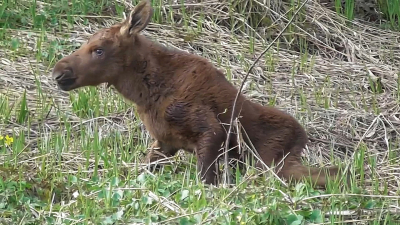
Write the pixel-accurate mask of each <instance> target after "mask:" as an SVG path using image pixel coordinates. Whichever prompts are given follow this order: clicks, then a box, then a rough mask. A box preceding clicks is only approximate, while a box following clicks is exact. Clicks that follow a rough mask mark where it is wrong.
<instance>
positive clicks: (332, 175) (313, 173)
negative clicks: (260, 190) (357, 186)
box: [280, 162, 348, 187]
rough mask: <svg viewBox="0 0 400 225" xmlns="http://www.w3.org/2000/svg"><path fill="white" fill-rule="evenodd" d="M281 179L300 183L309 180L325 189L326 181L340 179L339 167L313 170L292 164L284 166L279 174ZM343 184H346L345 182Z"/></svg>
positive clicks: (299, 164) (312, 168)
mask: <svg viewBox="0 0 400 225" xmlns="http://www.w3.org/2000/svg"><path fill="white" fill-rule="evenodd" d="M280 173H281V174H282V176H283V177H285V178H286V179H288V180H295V181H301V180H302V179H303V178H305V179H310V178H311V181H312V184H313V185H317V186H322V187H326V185H327V184H328V180H331V181H332V182H334V181H336V180H338V179H340V178H339V177H338V176H340V173H339V167H337V166H332V167H322V168H315V167H308V166H305V165H303V164H301V163H300V162H298V163H297V162H292V163H290V164H286V165H285V166H284V167H283V168H282V170H281V172H280ZM345 182H348V180H346V181H345Z"/></svg>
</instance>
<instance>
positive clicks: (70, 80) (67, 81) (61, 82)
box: [57, 78, 76, 86]
mask: <svg viewBox="0 0 400 225" xmlns="http://www.w3.org/2000/svg"><path fill="white" fill-rule="evenodd" d="M75 81H76V78H64V79H62V80H59V81H57V82H58V84H59V85H62V86H71V85H73V84H74V83H75Z"/></svg>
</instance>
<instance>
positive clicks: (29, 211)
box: [0, 0, 400, 225]
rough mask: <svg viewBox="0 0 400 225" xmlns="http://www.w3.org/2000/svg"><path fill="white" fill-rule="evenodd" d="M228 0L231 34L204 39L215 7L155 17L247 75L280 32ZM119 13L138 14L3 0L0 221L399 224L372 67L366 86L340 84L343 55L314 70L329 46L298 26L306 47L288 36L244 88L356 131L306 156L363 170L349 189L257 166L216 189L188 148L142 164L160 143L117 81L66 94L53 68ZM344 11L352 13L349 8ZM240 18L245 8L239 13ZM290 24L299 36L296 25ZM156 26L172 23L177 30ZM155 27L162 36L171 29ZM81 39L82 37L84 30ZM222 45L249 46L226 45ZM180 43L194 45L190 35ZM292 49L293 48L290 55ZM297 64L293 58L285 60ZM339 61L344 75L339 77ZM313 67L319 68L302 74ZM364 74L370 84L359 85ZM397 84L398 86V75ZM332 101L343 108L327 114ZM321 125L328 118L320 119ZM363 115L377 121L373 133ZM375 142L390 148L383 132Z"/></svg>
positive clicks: (107, 5) (113, 7) (394, 145)
mask: <svg viewBox="0 0 400 225" xmlns="http://www.w3.org/2000/svg"><path fill="white" fill-rule="evenodd" d="M136 2H137V1H133V3H132V4H134V5H135V4H136ZM181 2H183V1H180V3H181ZM228 2H230V5H229V7H228V9H229V13H228V14H229V15H231V16H232V17H230V18H229V19H226V21H230V23H227V24H228V25H231V27H228V29H227V31H226V32H225V31H224V32H222V35H225V36H221V37H218V36H216V39H217V41H215V42H208V41H209V39H206V38H207V36H208V38H211V36H213V35H214V34H210V35H209V33H207V29H214V28H210V27H209V26H208V25H209V24H210V23H211V24H214V25H215V24H217V23H216V22H217V20H220V17H219V16H218V15H215V14H208V13H207V12H205V11H200V12H196V11H195V12H193V11H190V10H186V8H185V7H184V5H182V4H181V5H179V6H180V9H185V10H183V11H180V14H173V13H172V12H169V11H168V10H167V11H166V13H165V12H164V11H163V10H161V9H162V8H160V7H158V6H160V5H163V4H165V5H168V7H167V8H168V9H172V3H171V4H169V3H168V1H165V2H162V1H153V5H154V6H155V11H154V12H155V13H154V16H153V22H154V23H156V24H163V25H166V26H169V28H168V29H170V30H169V31H170V32H172V34H173V35H171V36H168V35H169V33H168V34H166V36H167V37H168V38H170V40H174V39H173V37H175V36H178V35H181V36H182V39H184V41H183V42H186V43H190V44H193V46H194V45H197V46H201V47H202V48H203V51H199V53H201V54H203V56H205V57H207V58H208V59H210V60H212V61H213V62H214V63H215V65H218V66H219V67H221V68H226V69H227V71H228V72H227V77H228V78H229V79H231V80H232V82H235V84H236V85H238V82H240V80H239V81H238V80H237V79H238V73H239V72H243V71H246V70H247V69H248V68H249V67H250V65H251V63H252V61H253V59H254V57H253V54H258V53H259V52H261V51H260V50H262V49H263V48H265V46H266V45H268V43H269V42H270V41H271V40H272V38H271V39H267V38H266V37H264V38H266V39H265V40H264V39H260V35H258V36H257V34H256V33H255V32H254V30H252V29H250V28H249V26H248V25H246V23H247V22H246V21H250V22H251V23H252V24H259V25H260V26H261V25H265V23H267V24H268V26H269V25H271V24H270V23H269V22H268V21H265V18H259V17H258V16H254V17H252V16H251V15H252V14H246V12H247V9H248V8H249V7H255V8H257V7H258V6H257V7H256V6H254V5H245V4H243V2H238V1H228ZM349 2H352V1H349ZM298 5H299V2H298V1H291V2H290V8H291V10H292V12H291V13H289V14H288V19H290V15H292V14H293V12H294V11H295V9H296V7H298ZM259 9H263V8H259ZM233 11H235V12H236V13H235V14H234V13H233ZM122 12H128V9H127V8H126V7H125V5H123V4H121V3H119V2H116V1H109V0H101V1H86V0H83V1H77V0H74V1H66V0H62V1H54V0H46V1H10V0H6V1H4V2H3V3H2V5H1V6H0V58H1V60H0V63H1V64H0V66H1V67H0V73H1V74H0V162H1V165H0V222H2V223H5V224H124V223H130V224H132V223H140V224H150V223H151V222H153V223H156V222H158V223H161V224H203V223H204V224H291V225H295V224H322V223H323V222H325V224H351V223H352V222H351V221H353V222H354V224H355V223H356V222H355V221H361V222H363V223H364V224H398V223H399V221H400V215H399V213H398V212H397V213H396V212H394V211H393V209H395V208H396V207H398V204H399V199H400V198H399V197H398V196H399V195H400V192H399V190H398V189H396V187H398V186H399V185H398V182H399V179H398V165H399V157H400V151H399V149H400V146H399V144H398V143H399V138H398V137H397V139H396V138H392V136H390V138H389V139H387V141H388V143H389V146H388V147H387V149H386V151H384V152H378V151H375V149H376V148H378V147H376V146H375V145H373V143H371V139H368V138H370V137H373V138H375V136H374V134H375V133H374V132H376V133H378V132H380V131H382V130H383V128H382V129H380V125H379V124H380V123H382V124H384V122H383V121H384V119H385V118H383V117H382V118H381V117H379V120H378V119H377V120H373V119H371V118H376V116H377V115H378V113H379V112H382V111H385V110H386V108H385V105H383V104H380V103H379V102H380V101H382V99H383V98H384V97H382V96H383V94H382V87H381V86H380V83H379V82H375V81H372V80H368V78H366V77H365V74H366V72H365V71H362V72H360V74H362V77H360V78H359V79H357V80H358V82H359V83H356V84H351V85H349V86H343V85H344V84H346V83H349V81H348V80H347V79H351V76H352V75H353V74H350V73H349V74H347V73H346V72H342V74H341V78H342V79H343V80H337V79H336V78H337V76H335V73H340V72H339V71H340V68H339V69H338V68H336V67H334V66H333V65H336V64H333V63H334V62H333V60H332V61H331V63H332V65H330V66H331V68H330V69H331V70H328V72H325V73H324V72H318V73H316V71H319V69H320V67H321V63H320V62H319V61H318V60H319V59H318V57H319V56H316V55H313V54H312V53H310V51H308V50H309V48H310V47H309V46H308V42H307V40H306V39H305V38H304V37H297V36H296V34H294V33H291V34H290V35H289V36H288V37H289V39H288V40H291V39H290V38H296V39H297V40H298V46H299V51H298V52H297V53H296V54H295V53H293V51H288V50H287V49H285V48H286V47H287V48H291V47H290V46H287V45H286V43H284V44H285V45H284V44H283V43H282V42H281V41H282V40H279V42H278V43H276V47H275V48H274V51H272V50H271V51H269V52H267V54H266V55H265V56H264V57H263V59H264V60H263V63H261V66H262V68H261V69H259V70H257V71H258V72H254V74H255V78H254V80H252V81H251V83H250V84H249V85H248V89H247V90H246V93H247V94H249V95H250V96H255V97H254V98H253V100H254V101H259V102H261V103H262V104H264V105H267V104H269V105H276V106H279V107H281V108H284V109H288V111H290V110H293V111H291V112H292V114H293V115H294V116H296V118H298V119H299V121H300V122H301V123H302V124H303V125H304V126H305V127H306V128H307V130H308V131H309V132H311V133H313V134H315V135H316V134H318V133H322V134H326V133H323V132H324V131H328V132H329V131H330V130H334V128H332V126H342V127H343V129H345V128H346V129H350V130H351V131H349V133H350V134H351V137H350V138H349V140H351V143H347V142H344V141H343V143H342V142H341V141H340V140H338V139H333V138H332V139H331V137H333V136H329V137H328V138H325V139H324V140H323V141H327V142H328V143H325V142H323V141H322V142H320V143H319V142H317V143H311V144H310V146H311V147H310V149H311V150H310V153H308V154H309V155H308V156H307V155H306V156H305V163H312V164H314V165H318V164H320V163H321V161H323V162H324V163H327V162H330V161H331V162H332V163H333V164H336V165H341V166H342V167H346V166H348V167H349V172H350V173H352V174H353V175H354V176H353V177H352V184H351V185H350V186H343V182H342V181H336V182H332V183H331V184H330V185H329V186H328V188H327V190H317V189H314V188H312V186H311V184H310V183H309V182H308V181H304V182H303V183H299V184H297V185H294V186H289V187H287V186H285V185H284V184H283V183H282V182H281V181H279V180H278V179H276V178H275V177H274V176H272V175H271V174H270V173H265V174H264V175H261V176H255V174H256V171H254V170H252V169H251V168H250V169H249V171H248V173H247V174H246V175H245V176H244V175H243V174H240V173H239V172H238V171H232V174H234V184H233V186H232V187H229V188H228V187H226V188H224V187H218V188H209V187H206V186H205V185H204V184H203V183H202V182H200V181H199V180H198V177H197V176H196V159H195V158H194V157H193V156H192V155H189V154H185V155H183V156H182V155H181V156H176V157H175V158H174V160H175V162H174V163H173V164H167V165H165V166H164V167H163V168H162V169H161V170H159V171H148V170H146V169H144V168H143V166H141V165H140V164H139V162H140V159H141V158H142V157H143V155H144V154H145V152H146V149H147V147H148V146H149V144H150V141H151V140H150V139H149V136H148V135H147V133H146V132H144V130H143V129H142V126H141V121H140V120H139V119H138V116H137V115H136V113H135V111H134V107H133V106H132V104H131V103H128V102H127V101H125V100H124V99H123V98H122V97H121V96H119V95H118V94H117V93H116V92H115V91H114V90H112V89H105V88H103V87H98V88H94V87H87V88H82V89H79V90H76V91H74V92H71V93H62V92H61V91H59V90H57V89H56V88H55V84H54V83H52V81H51V79H50V78H49V73H50V72H51V69H52V67H53V66H54V64H55V63H56V62H57V60H59V59H60V58H61V57H62V56H63V55H66V54H69V53H70V52H71V51H73V50H74V49H76V48H77V47H79V46H80V45H81V43H82V42H81V41H82V40H85V36H84V34H83V31H82V27H88V26H89V25H91V26H97V25H98V23H100V25H98V26H99V27H101V26H102V25H101V23H102V21H103V20H105V19H112V20H113V21H115V20H117V21H118V20H120V19H121V18H122ZM345 12H346V15H347V16H348V17H352V15H351V10H346V11H345ZM238 15H242V17H240V20H239V19H237V16H238ZM391 15H394V14H393V13H392V14H391ZM221 20H222V19H221ZM226 21H225V22H226ZM296 21H300V19H299V20H296ZM177 24H178V25H177ZM205 24H207V26H206V25H205ZM171 25H172V27H171ZM225 25H226V24H225ZM228 25H227V26H228ZM218 26H222V25H218ZM250 27H251V26H250ZM291 29H292V31H294V32H298V30H297V29H295V27H294V26H292V27H291ZM377 29H378V28H377ZM160 30H161V31H160V32H163V31H165V32H166V30H167V28H166V27H162V28H161V29H160ZM216 30H217V31H218V29H216ZM238 30H241V31H242V32H243V33H240V32H239V31H238ZM228 31H231V33H229V32H228ZM211 33H212V32H211ZM153 35H154V36H157V35H159V36H163V35H164V33H161V34H157V33H156V32H155V33H154V34H153ZM77 36H80V37H81V38H82V39H76V37H77ZM203 38H204V39H203ZM160 40H162V39H160ZM204 40H206V41H204ZM221 41H225V42H226V43H228V44H229V43H230V44H237V46H240V47H226V46H223V45H222V44H221ZM174 44H175V45H181V46H184V44H182V41H176V42H175V43H174ZM227 48H228V49H229V50H231V51H235V54H234V53H230V52H228V50H227ZM288 52H289V53H291V54H293V55H296V56H297V57H296V58H295V57H293V58H290V57H288V54H289V53H288ZM385 54H388V53H385ZM393 54H395V53H393ZM288 58H289V59H288ZM285 60H286V61H285ZM390 60H391V59H388V61H390ZM287 61H290V64H285V63H287ZM397 62H398V61H397ZM394 64H395V63H394ZM287 65H289V67H288V66H287ZM346 65H348V64H346ZM260 71H261V72H260ZM331 71H334V72H332V74H331ZM321 73H323V74H322V75H321ZM354 73H357V71H355V72H354ZM260 74H261V75H262V76H261V75H260ZM258 75H260V76H258ZM307 76H309V77H312V78H310V79H305V78H304V77H307ZM259 77H263V79H262V78H260V79H259ZM2 78H4V79H2ZM239 78H240V77H239ZM252 79H253V78H252ZM257 79H259V80H260V81H258V80H257ZM264 79H265V80H264ZM279 79H281V80H284V81H283V82H280V81H279ZM363 79H366V80H367V81H366V83H368V84H369V86H370V87H371V88H369V89H368V88H365V87H364V86H362V84H365V83H361V80H363ZM398 80H399V79H397V81H398ZM392 85H394V86H396V87H399V86H400V82H397V83H393V84H392ZM347 88H348V89H347ZM389 89H390V87H389ZM399 93H400V92H398V88H397V91H396V92H394V93H393V98H394V99H396V100H397V103H398V101H399V99H400V97H399V96H400V94H399ZM260 96H261V97H260ZM341 104H344V106H343V105H341ZM329 110H331V111H329ZM343 110H347V111H348V112H349V116H348V120H347V121H345V122H343V123H346V122H347V123H348V124H347V125H345V124H343V123H342V124H340V123H337V124H335V125H331V123H332V121H340V119H341V118H340V116H341V115H342V116H343V115H344V114H341V112H342V111H343ZM332 111H334V112H335V113H336V114H335V115H336V116H337V117H333V116H332V117H330V116H331V115H330V114H329V113H330V112H332ZM385 112H387V111H385ZM368 113H372V116H371V115H370V114H368ZM360 121H361V122H360ZM318 123H322V124H323V126H322V128H321V127H320V125H318ZM386 123H388V122H387V121H386ZM365 124H366V125H365ZM389 124H390V123H389ZM363 125H365V126H367V128H368V126H371V129H369V130H371V132H369V133H368V132H367V131H366V129H365V126H364V127H363ZM385 126H387V127H385V129H388V130H389V129H391V130H390V131H393V130H394V131H396V129H392V128H391V127H390V126H389V125H385ZM394 126H396V124H394ZM397 126H398V125H397ZM339 129H341V128H339ZM364 134H365V135H366V137H365V138H364V140H363V138H362V136H363V135H364ZM379 134H380V133H379ZM385 134H386V133H385ZM394 134H396V132H394ZM394 134H392V133H391V134H390V135H394ZM6 135H8V136H6ZM321 136H323V135H321ZM342 136H344V135H342ZM342 136H339V137H342ZM10 137H12V138H13V140H12V141H11V139H10ZM335 137H338V136H335ZM346 140H348V139H346ZM335 142H337V143H336V144H337V145H336V144H335ZM375 142H376V143H378V144H380V145H384V144H385V142H384V141H382V140H381V139H379V140H378V139H376V140H375ZM324 143H325V144H324ZM319 144H323V147H324V150H323V152H318V149H321V147H320V145H319ZM350 144H352V145H351V146H350V147H347V150H350V151H352V152H351V153H350V154H349V155H352V157H351V158H346V161H344V160H342V158H341V157H339V156H338V155H340V154H339V153H342V152H341V150H340V148H344V147H341V146H343V145H350ZM385 148H386V147H385ZM385 154H387V156H386V155H385ZM307 161H308V162H307ZM396 166H397V167H396ZM396 169H397V170H396ZM396 174H397V175H396ZM355 175H357V176H355ZM396 176H397V178H396ZM356 178H357V179H356ZM396 182H397V183H396ZM332 211H339V212H341V214H346V213H347V214H349V213H352V214H353V213H354V215H336V214H331V212H332ZM379 220H380V221H379ZM346 221H347V222H346Z"/></svg>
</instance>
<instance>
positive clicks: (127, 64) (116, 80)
mask: <svg viewBox="0 0 400 225" xmlns="http://www.w3.org/2000/svg"><path fill="white" fill-rule="evenodd" d="M151 15H152V8H151V5H150V3H149V2H148V1H142V2H140V3H139V4H138V5H137V6H136V7H135V8H134V9H133V10H132V12H131V13H130V15H129V17H128V18H127V19H126V20H125V21H124V22H122V23H120V24H115V25H113V26H111V27H109V28H104V29H101V30H99V31H98V32H97V33H95V34H93V35H92V36H91V37H90V39H89V40H88V41H87V43H85V44H84V45H82V46H81V47H80V48H79V49H78V50H77V51H75V52H74V53H72V54H71V55H69V56H66V57H65V58H63V59H61V60H60V61H59V62H58V63H57V64H56V65H55V68H54V70H53V78H54V79H55V80H56V81H57V84H58V86H59V87H60V88H61V89H62V90H64V91H70V90H73V89H76V88H79V87H83V86H89V85H90V86H97V85H99V84H101V83H108V84H109V85H113V86H114V87H115V88H116V90H117V91H118V92H119V93H121V94H122V95H123V96H124V97H125V98H126V99H128V100H130V101H132V102H133V103H135V104H136V107H137V111H138V114H139V115H140V118H141V120H142V121H143V123H144V124H145V126H146V128H147V130H148V131H149V132H150V134H151V136H152V137H153V138H154V139H155V140H156V141H155V142H154V144H153V147H159V149H160V150H159V151H160V152H162V153H163V154H164V155H166V156H172V155H174V154H175V153H176V152H177V151H178V150H179V149H184V150H186V151H189V152H192V153H195V154H196V156H197V161H198V169H199V171H200V174H201V177H202V179H204V180H205V182H206V183H207V184H215V183H216V179H215V178H216V174H215V173H216V172H217V171H216V168H215V166H214V163H215V161H216V159H217V157H218V156H219V155H220V153H221V151H220V150H221V149H223V143H224V142H225V140H226V135H227V134H226V127H224V126H223V125H222V124H229V123H230V118H231V110H232V108H233V102H234V99H235V96H236V93H237V89H236V88H235V87H234V86H233V85H232V84H231V83H230V82H229V81H228V80H227V79H226V78H225V76H224V74H223V73H222V72H221V71H220V70H218V69H216V68H215V67H214V66H213V65H212V64H211V63H210V62H209V61H208V60H206V59H205V58H202V57H200V56H196V55H193V54H189V53H186V52H184V51H179V50H171V49H167V48H166V47H163V46H162V45H160V44H158V43H155V42H153V41H151V40H149V39H147V38H146V37H145V36H143V35H142V34H140V31H142V30H143V29H144V28H145V27H146V25H147V24H148V23H149V20H150V18H151ZM236 106H237V108H236V109H235V112H236V114H235V115H234V116H235V118H236V117H237V116H239V113H240V117H239V121H240V123H241V125H242V127H243V129H244V130H245V132H246V134H247V135H248V137H249V138H246V139H245V141H246V143H248V144H249V145H250V146H254V147H255V149H256V150H257V152H258V153H259V155H260V156H261V159H262V160H263V162H264V163H265V164H266V165H268V166H270V165H271V164H272V163H273V162H274V163H275V164H276V163H278V162H279V161H280V160H281V159H283V158H284V157H285V158H284V160H283V167H282V168H281V170H280V171H279V172H278V175H280V176H281V177H285V178H293V179H294V180H299V179H301V178H303V177H307V176H311V179H312V180H313V181H314V182H315V183H316V184H317V185H325V184H326V176H327V175H328V173H327V172H329V173H330V175H331V176H332V175H336V174H338V168H337V167H333V168H327V169H323V170H321V169H317V168H310V167H306V166H304V165H302V164H301V161H300V160H301V159H300V154H301V152H302V150H303V148H304V147H305V145H306V143H307V135H306V133H305V131H304V129H303V128H302V126H301V125H300V124H299V123H298V122H297V121H296V120H295V119H294V118H293V117H292V116H290V115H288V114H286V113H284V112H281V111H279V110H277V109H275V108H271V107H264V106H261V105H259V104H256V103H252V102H250V101H248V100H246V98H245V97H244V96H243V95H240V96H239V98H238V101H237V104H236ZM231 136H233V135H231ZM229 144H230V147H232V148H233V149H234V150H233V151H230V152H229V157H231V158H238V157H239V153H238V150H237V149H236V148H234V146H236V140H235V138H234V137H232V138H231V140H230V141H229ZM148 154H149V155H148V157H147V158H148V159H150V161H152V160H154V159H156V158H157V157H156V156H155V154H153V152H152V151H151V152H149V153H148Z"/></svg>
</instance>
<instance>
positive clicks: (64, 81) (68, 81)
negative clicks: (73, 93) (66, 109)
mask: <svg viewBox="0 0 400 225" xmlns="http://www.w3.org/2000/svg"><path fill="white" fill-rule="evenodd" d="M54 78H55V80H56V81H57V84H58V86H59V87H60V88H61V89H62V90H64V91H69V90H70V89H71V87H72V86H73V85H74V84H75V81H76V80H77V77H75V76H73V72H72V70H69V69H68V70H65V71H63V72H61V73H58V74H57V73H55V74H54Z"/></svg>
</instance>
